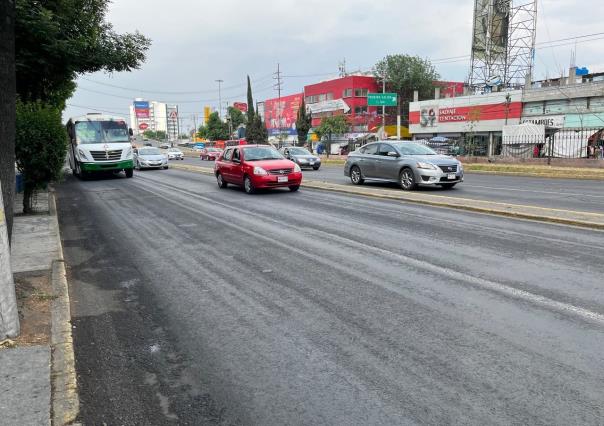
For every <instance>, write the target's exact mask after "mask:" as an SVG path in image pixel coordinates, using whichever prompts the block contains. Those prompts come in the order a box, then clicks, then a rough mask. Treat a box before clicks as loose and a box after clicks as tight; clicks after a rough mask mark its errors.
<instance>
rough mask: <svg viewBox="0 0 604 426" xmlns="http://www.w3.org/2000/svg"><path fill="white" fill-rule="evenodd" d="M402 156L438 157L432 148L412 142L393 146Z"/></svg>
mask: <svg viewBox="0 0 604 426" xmlns="http://www.w3.org/2000/svg"><path fill="white" fill-rule="evenodd" d="M393 145H394V146H395V147H396V148H397V149H398V150H399V152H400V153H401V154H402V155H436V152H434V151H433V150H432V149H431V148H429V147H427V146H425V145H420V144H417V143H411V142H400V143H397V144H393Z"/></svg>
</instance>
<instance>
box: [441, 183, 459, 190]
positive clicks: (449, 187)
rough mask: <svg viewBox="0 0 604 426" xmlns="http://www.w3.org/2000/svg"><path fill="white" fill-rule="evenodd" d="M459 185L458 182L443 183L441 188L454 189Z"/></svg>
mask: <svg viewBox="0 0 604 426" xmlns="http://www.w3.org/2000/svg"><path fill="white" fill-rule="evenodd" d="M455 185H457V182H455V183H443V184H441V185H440V186H442V187H443V189H453V187H454V186H455Z"/></svg>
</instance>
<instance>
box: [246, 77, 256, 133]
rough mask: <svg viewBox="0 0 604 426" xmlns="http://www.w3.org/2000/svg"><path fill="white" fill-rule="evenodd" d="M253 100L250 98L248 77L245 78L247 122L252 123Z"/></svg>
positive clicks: (250, 90) (250, 91)
mask: <svg viewBox="0 0 604 426" xmlns="http://www.w3.org/2000/svg"><path fill="white" fill-rule="evenodd" d="M254 115H255V112H254V99H253V98H252V83H251V82H250V76H249V75H248V76H247V122H248V123H252V122H253V121H254Z"/></svg>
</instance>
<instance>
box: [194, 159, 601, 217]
mask: <svg viewBox="0 0 604 426" xmlns="http://www.w3.org/2000/svg"><path fill="white" fill-rule="evenodd" d="M182 163H184V164H193V165H202V166H205V167H212V166H213V162H212V161H201V160H199V159H198V158H190V157H189V158H185V159H184V160H183V161H182ZM343 170H344V169H343V166H332V165H323V166H322V167H321V168H320V169H319V170H317V171H315V170H304V176H305V178H307V179H313V180H320V181H325V182H332V183H339V184H342V185H352V183H350V179H349V178H347V177H346V176H344V171H343ZM365 185H367V186H377V187H392V188H396V187H397V186H396V184H390V183H381V182H369V181H368V182H366V183H365ZM419 191H424V192H429V193H431V194H435V195H439V194H442V195H443V196H449V197H461V198H470V199H474V200H487V201H495V202H504V203H513V204H523V205H531V206H539V207H547V208H555V209H564V210H577V211H586V212H594V213H604V181H601V180H600V181H598V180H577V179H549V178H537V177H521V176H497V175H485V174H475V173H468V174H466V176H465V181H464V182H463V183H462V184H459V185H457V186H456V187H455V188H454V189H453V190H443V189H442V188H440V187H437V188H420V189H419Z"/></svg>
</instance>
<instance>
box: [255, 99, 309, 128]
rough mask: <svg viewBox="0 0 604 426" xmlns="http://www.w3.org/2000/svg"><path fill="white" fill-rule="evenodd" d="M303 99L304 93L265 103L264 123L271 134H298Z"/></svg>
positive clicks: (269, 100)
mask: <svg viewBox="0 0 604 426" xmlns="http://www.w3.org/2000/svg"><path fill="white" fill-rule="evenodd" d="M302 97H303V94H302V93H297V94H295V95H289V96H283V97H281V98H275V99H268V100H266V101H264V122H265V123H266V128H267V129H268V130H269V134H271V135H273V134H279V133H288V134H295V133H296V131H295V129H296V118H297V117H298V110H299V109H300V105H301V104H302ZM275 132H276V133H275Z"/></svg>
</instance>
